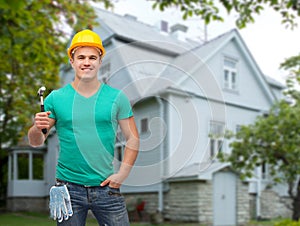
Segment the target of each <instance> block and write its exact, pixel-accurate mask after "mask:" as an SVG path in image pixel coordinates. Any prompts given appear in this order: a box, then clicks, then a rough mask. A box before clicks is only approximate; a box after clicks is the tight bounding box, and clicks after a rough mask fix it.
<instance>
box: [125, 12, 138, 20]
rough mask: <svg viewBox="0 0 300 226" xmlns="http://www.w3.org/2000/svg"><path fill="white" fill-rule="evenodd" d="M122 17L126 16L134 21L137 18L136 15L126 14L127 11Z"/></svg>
mask: <svg viewBox="0 0 300 226" xmlns="http://www.w3.org/2000/svg"><path fill="white" fill-rule="evenodd" d="M124 17H125V18H127V19H130V20H134V21H136V20H137V17H136V16H133V15H131V14H128V13H126V14H125V15H124Z"/></svg>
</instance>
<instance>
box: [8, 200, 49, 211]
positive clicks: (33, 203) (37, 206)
mask: <svg viewBox="0 0 300 226" xmlns="http://www.w3.org/2000/svg"><path fill="white" fill-rule="evenodd" d="M48 203H49V198H48V197H44V198H34V197H32V198H31V197H14V198H7V204H6V208H7V210H8V211H13V212H17V211H30V212H49V207H48V205H49V204H48Z"/></svg>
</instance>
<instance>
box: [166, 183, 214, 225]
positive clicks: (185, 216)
mask: <svg viewBox="0 0 300 226" xmlns="http://www.w3.org/2000/svg"><path fill="white" fill-rule="evenodd" d="M169 186H170V191H169V192H168V193H167V194H166V195H165V209H164V217H165V219H168V220H171V221H185V222H201V223H210V222H212V217H213V211H212V191H213V189H212V184H211V183H210V182H202V181H184V182H171V183H170V185H169Z"/></svg>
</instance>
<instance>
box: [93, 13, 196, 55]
mask: <svg viewBox="0 0 300 226" xmlns="http://www.w3.org/2000/svg"><path fill="white" fill-rule="evenodd" d="M95 11H96V13H97V15H98V18H99V22H100V26H101V24H103V23H102V22H104V23H105V24H106V25H107V27H108V28H109V29H110V30H111V33H112V34H114V35H115V36H116V37H117V38H119V39H123V40H127V41H128V42H133V41H134V42H147V41H151V42H155V43H158V42H159V43H160V44H158V45H156V46H154V47H155V48H161V49H165V50H168V51H170V52H173V53H174V54H182V53H184V52H185V51H187V50H190V49H191V48H194V47H196V46H199V44H200V42H196V41H192V40H188V41H181V40H178V39H177V38H176V37H173V36H172V35H170V34H168V33H166V32H161V31H160V30H159V29H158V28H157V27H155V26H151V25H148V24H145V23H143V22H141V21H138V20H136V19H135V18H134V17H128V16H127V17H126V16H121V15H118V14H114V13H111V12H109V11H106V10H102V9H95ZM151 42H150V45H151ZM176 47H177V48H176Z"/></svg>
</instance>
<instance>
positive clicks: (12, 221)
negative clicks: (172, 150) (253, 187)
mask: <svg viewBox="0 0 300 226" xmlns="http://www.w3.org/2000/svg"><path fill="white" fill-rule="evenodd" d="M274 223H275V221H272V222H270V221H262V222H250V223H249V224H247V226H273V225H274ZM18 225H22V226H50V225H51V226H56V222H55V221H54V220H52V219H50V218H49V216H48V215H47V214H41V213H31V212H26V213H23V212H21V213H19V212H18V213H1V214H0V226H18ZM151 225H152V224H150V223H132V224H131V226H151ZM171 225H178V226H179V225H180V226H196V225H197V226H201V225H199V223H190V224H188V223H186V224H185V223H178V224H175V223H164V224H161V225H160V226H171ZM86 226H98V223H97V221H96V220H95V219H92V218H88V219H87V224H86ZM202 226H205V225H202Z"/></svg>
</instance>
